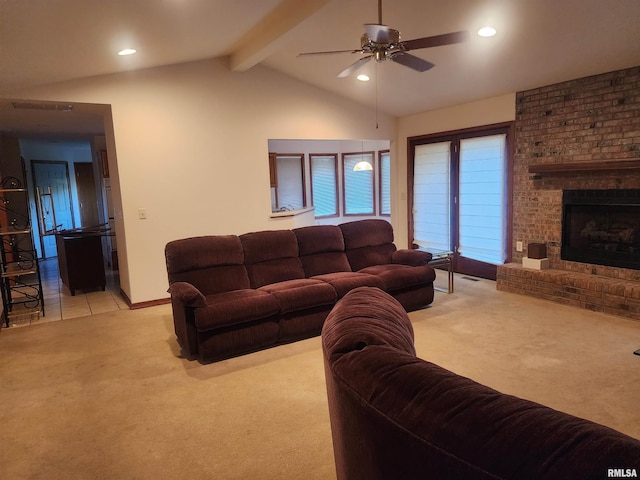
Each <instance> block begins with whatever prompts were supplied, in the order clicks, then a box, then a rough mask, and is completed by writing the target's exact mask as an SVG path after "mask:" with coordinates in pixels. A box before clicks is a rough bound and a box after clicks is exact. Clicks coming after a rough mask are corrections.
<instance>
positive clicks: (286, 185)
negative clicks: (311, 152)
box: [271, 154, 307, 212]
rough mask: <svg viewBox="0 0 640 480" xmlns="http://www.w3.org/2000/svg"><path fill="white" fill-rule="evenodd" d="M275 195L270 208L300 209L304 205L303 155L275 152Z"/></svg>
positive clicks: (274, 209)
mask: <svg viewBox="0 0 640 480" xmlns="http://www.w3.org/2000/svg"><path fill="white" fill-rule="evenodd" d="M275 166H276V175H275V176H276V179H277V180H276V187H275V192H274V194H275V197H274V198H272V200H271V203H272V205H271V207H272V208H271V210H272V211H274V212H277V211H288V210H300V209H302V208H304V207H305V206H306V203H307V202H306V195H305V188H304V185H305V179H304V155H303V154H276V164H275Z"/></svg>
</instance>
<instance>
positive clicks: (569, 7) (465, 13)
mask: <svg viewBox="0 0 640 480" xmlns="http://www.w3.org/2000/svg"><path fill="white" fill-rule="evenodd" d="M377 21H378V9H377V0H56V1H52V0H29V1H25V0H22V1H21V0H2V1H0V97H7V96H8V94H9V93H10V92H11V91H15V90H18V89H23V88H28V87H31V86H37V85H44V84H49V83H54V82H60V81H65V80H69V79H76V78H82V77H88V76H93V75H102V74H108V73H115V72H122V71H127V70H132V69H139V68H147V67H153V66H160V65H168V64H173V63H180V62H186V61H192V60H199V59H206V58H213V57H220V56H229V65H230V68H232V69H234V70H238V71H245V70H249V69H250V68H252V67H253V66H255V65H257V64H261V65H264V66H267V67H269V68H272V69H275V70H278V71H281V72H283V73H286V74H287V75H291V76H293V77H296V78H298V79H300V80H302V81H305V82H308V83H310V84H313V85H316V86H318V87H321V88H323V89H326V90H330V91H332V92H335V93H336V94H339V95H342V96H345V97H349V98H352V99H354V100H356V101H357V102H360V103H364V104H367V105H370V106H376V105H377V107H378V108H379V109H380V110H381V111H384V112H387V113H390V114H392V115H395V116H405V115H411V114H414V113H418V112H422V111H426V110H432V109H437V108H442V107H446V106H450V105H456V104H460V103H466V102H469V101H473V100H477V99H481V98H486V97H491V96H496V95H501V94H504V93H509V92H516V91H521V90H526V89H529V88H534V87H538V86H544V85H548V84H552V83H557V82H561V81H564V80H569V79H574V78H580V77H584V76H589V75H594V74H598V73H604V72H608V71H612V70H618V69H622V68H627V67H632V66H637V65H640V28H639V25H640V0H608V1H603V0H450V1H444V0H393V1H392V0H386V1H383V23H385V24H387V25H390V26H391V27H393V28H395V29H397V30H400V32H401V35H402V39H403V40H409V39H414V38H419V37H425V36H431V35H438V34H441V33H448V32H452V31H458V30H468V31H469V32H471V33H472V35H471V40H470V41H468V42H467V43H463V44H457V45H448V46H442V47H436V48H430V49H423V50H417V51H414V52H412V53H414V54H416V55H417V56H420V57H422V58H424V59H426V60H429V61H430V62H432V63H435V64H436V67H435V68H433V69H431V70H429V71H427V72H424V73H417V72H414V71H412V70H410V69H408V68H406V67H403V66H401V65H398V64H395V63H393V62H385V63H381V64H376V63H375V62H369V64H367V65H366V66H365V67H363V69H362V70H363V72H364V73H368V74H369V75H370V76H371V77H372V81H370V82H368V83H362V82H359V81H357V80H356V79H355V78H353V77H349V78H337V77H336V75H337V74H338V73H339V72H340V71H342V70H343V69H344V68H346V67H347V66H348V65H350V64H351V63H353V62H354V61H355V60H357V59H358V58H359V54H350V53H345V54H335V55H323V56H312V57H308V56H306V57H297V54H298V53H300V52H309V51H320V50H344V49H357V48H359V46H360V35H361V34H362V33H363V31H364V29H363V24H364V23H377ZM486 24H490V25H492V26H494V27H495V28H497V30H498V34H497V35H496V36H495V37H493V38H489V39H483V38H480V37H478V36H476V35H475V32H476V31H477V30H478V28H480V27H482V26H484V25H486ZM124 47H133V48H136V49H137V50H138V53H137V54H135V55H133V56H130V57H119V56H117V55H116V54H115V53H116V51H118V50H120V49H121V48H124ZM101 108H104V107H101ZM76 112H79V113H82V114H83V115H84V117H83V118H82V119H81V120H82V121H81V123H80V124H78V125H76V126H75V127H74V126H73V125H72V126H71V127H67V126H65V124H66V123H67V122H66V121H63V122H56V123H57V124H58V126H57V127H56V130H57V131H56V132H53V133H64V132H63V131H62V130H65V129H67V128H72V129H73V128H76V129H77V128H83V129H85V130H86V132H87V133H91V132H90V130H93V129H95V128H99V127H100V121H99V120H101V115H102V113H103V112H101V111H93V110H92V108H91V106H77V107H76V108H74V115H69V120H68V121H69V122H70V123H73V120H74V118H76V117H77V116H76V115H75V113H76ZM56 113H57V114H58V117H59V116H60V114H59V113H58V112H56ZM47 114H48V115H51V112H46V111H38V110H28V111H26V110H23V111H20V112H17V111H15V109H13V108H12V106H11V103H10V102H7V101H6V100H5V101H2V100H0V131H9V130H11V131H13V132H20V131H25V129H27V130H29V131H31V132H35V131H37V130H38V129H37V127H36V125H38V124H39V125H41V126H42V125H47V121H46V119H44V120H43V119H41V118H38V117H40V116H42V115H45V116H46V115H47ZM94 120H98V121H96V122H94ZM42 128H43V130H46V131H49V132H52V130H51V126H48V127H47V128H46V129H45V128H44V127H42Z"/></svg>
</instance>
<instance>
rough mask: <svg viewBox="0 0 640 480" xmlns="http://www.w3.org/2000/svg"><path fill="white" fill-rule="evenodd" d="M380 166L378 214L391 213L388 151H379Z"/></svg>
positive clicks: (389, 157) (389, 159) (389, 158)
mask: <svg viewBox="0 0 640 480" xmlns="http://www.w3.org/2000/svg"><path fill="white" fill-rule="evenodd" d="M378 155H379V162H378V165H380V168H379V169H378V171H379V174H380V180H379V182H380V206H379V208H380V215H391V155H390V154H389V151H388V150H387V151H381V152H379V154H378Z"/></svg>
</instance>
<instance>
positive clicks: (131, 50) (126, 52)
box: [118, 48, 136, 55]
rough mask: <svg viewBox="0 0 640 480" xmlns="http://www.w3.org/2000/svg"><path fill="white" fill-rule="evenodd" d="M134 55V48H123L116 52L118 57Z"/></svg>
mask: <svg viewBox="0 0 640 480" xmlns="http://www.w3.org/2000/svg"><path fill="white" fill-rule="evenodd" d="M134 53H136V49H135V48H125V49H123V50H120V51H119V52H118V55H133V54H134Z"/></svg>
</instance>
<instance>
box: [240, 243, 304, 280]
mask: <svg viewBox="0 0 640 480" xmlns="http://www.w3.org/2000/svg"><path fill="white" fill-rule="evenodd" d="M240 242H241V243H242V248H243V250H244V264H245V267H246V268H247V273H248V274H249V282H250V284H251V288H260V287H262V286H264V285H268V284H271V283H278V282H284V281H286V280H295V279H298V278H305V277H304V270H303V269H302V264H301V263H300V258H298V241H297V240H296V236H295V235H294V233H293V232H292V231H291V230H268V231H262V232H252V233H245V234H244V235H240Z"/></svg>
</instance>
